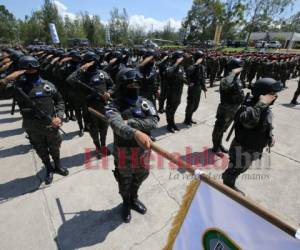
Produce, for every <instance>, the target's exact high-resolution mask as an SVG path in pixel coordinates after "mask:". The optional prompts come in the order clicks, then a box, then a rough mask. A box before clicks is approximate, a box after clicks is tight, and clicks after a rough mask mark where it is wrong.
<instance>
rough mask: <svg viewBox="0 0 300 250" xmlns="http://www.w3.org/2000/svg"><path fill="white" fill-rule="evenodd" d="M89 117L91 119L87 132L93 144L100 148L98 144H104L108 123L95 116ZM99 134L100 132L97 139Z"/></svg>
mask: <svg viewBox="0 0 300 250" xmlns="http://www.w3.org/2000/svg"><path fill="white" fill-rule="evenodd" d="M90 119H91V120H90V121H91V123H90V128H89V132H90V135H91V137H92V140H93V142H94V144H95V146H96V147H97V148H100V144H101V146H105V144H106V135H107V129H108V124H107V123H106V122H104V121H101V120H100V119H98V118H97V117H95V116H91V117H90ZM99 134H100V140H99Z"/></svg>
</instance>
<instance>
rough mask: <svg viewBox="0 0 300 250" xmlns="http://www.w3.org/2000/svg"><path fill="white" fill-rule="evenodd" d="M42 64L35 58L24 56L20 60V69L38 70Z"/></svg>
mask: <svg viewBox="0 0 300 250" xmlns="http://www.w3.org/2000/svg"><path fill="white" fill-rule="evenodd" d="M39 67H40V64H39V62H38V60H37V59H36V58H34V57H33V56H22V57H21V58H20V60H19V68H20V69H26V70H27V69H38V68H39Z"/></svg>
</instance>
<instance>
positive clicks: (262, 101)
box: [222, 78, 283, 194]
mask: <svg viewBox="0 0 300 250" xmlns="http://www.w3.org/2000/svg"><path fill="white" fill-rule="evenodd" d="M282 88H283V85H282V83H281V82H279V81H276V80H274V79H272V78H261V79H259V80H257V81H256V82H255V83H254V85H253V87H252V95H253V97H252V98H249V99H248V98H247V100H246V101H245V102H244V104H243V105H242V106H241V108H240V109H239V110H238V112H237V115H236V117H235V138H234V139H233V141H232V143H231V146H230V150H229V159H230V161H229V165H228V168H227V169H226V170H225V172H224V173H223V174H222V178H223V183H224V184H225V185H227V186H229V187H231V188H232V189H234V190H236V191H238V192H240V193H242V194H243V192H241V191H240V190H239V189H238V188H237V187H236V186H235V182H236V179H237V177H238V176H239V175H240V174H242V173H244V172H245V171H246V170H247V169H248V168H249V167H250V166H251V164H252V162H253V161H254V160H257V159H260V158H261V156H262V152H263V149H264V148H265V147H266V146H273V145H274V142H275V140H274V138H273V134H272V130H273V126H272V111H271V109H270V106H271V105H273V103H274V102H275V100H276V98H277V92H279V91H281V90H282Z"/></svg>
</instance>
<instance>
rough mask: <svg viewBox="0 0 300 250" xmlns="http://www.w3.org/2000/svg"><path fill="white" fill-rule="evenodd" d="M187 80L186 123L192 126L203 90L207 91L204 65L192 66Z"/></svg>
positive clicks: (188, 71) (188, 70)
mask: <svg viewBox="0 0 300 250" xmlns="http://www.w3.org/2000/svg"><path fill="white" fill-rule="evenodd" d="M187 78H188V84H189V87H188V95H187V105H186V109H185V119H184V122H185V123H186V124H188V125H191V123H192V116H193V113H194V112H196V110H197V109H198V107H199V103H200V97H201V90H203V91H206V86H205V68H204V66H203V65H202V64H198V65H191V66H190V67H189V68H188V69H187Z"/></svg>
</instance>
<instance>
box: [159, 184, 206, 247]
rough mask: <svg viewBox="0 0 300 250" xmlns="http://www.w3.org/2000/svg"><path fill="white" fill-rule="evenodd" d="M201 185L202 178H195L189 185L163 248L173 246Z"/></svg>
mask: <svg viewBox="0 0 300 250" xmlns="http://www.w3.org/2000/svg"><path fill="white" fill-rule="evenodd" d="M199 185H200V180H199V179H194V180H192V181H191V183H190V184H189V185H188V186H187V188H186V191H185V194H184V196H183V199H182V203H181V205H180V208H179V210H178V212H177V214H176V216H175V218H174V221H173V223H172V228H171V230H170V232H169V235H168V241H167V244H166V246H165V247H164V248H163V250H171V249H172V248H173V245H174V242H175V239H176V237H177V235H178V233H179V231H180V228H181V225H182V223H183V221H184V218H185V216H186V215H187V212H188V210H189V208H190V206H191V203H192V201H193V198H194V196H195V194H196V191H197V189H198V187H199Z"/></svg>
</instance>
